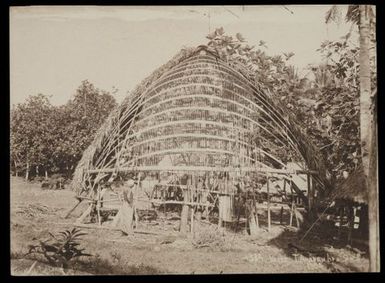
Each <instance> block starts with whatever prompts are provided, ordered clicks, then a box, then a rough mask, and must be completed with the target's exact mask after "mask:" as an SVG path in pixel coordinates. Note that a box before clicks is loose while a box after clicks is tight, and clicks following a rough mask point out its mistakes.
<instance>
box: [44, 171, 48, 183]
mask: <svg viewBox="0 0 385 283" xmlns="http://www.w3.org/2000/svg"><path fill="white" fill-rule="evenodd" d="M44 177H45V180H46V181H47V180H48V172H47V169H45V173H44Z"/></svg>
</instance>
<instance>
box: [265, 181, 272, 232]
mask: <svg viewBox="0 0 385 283" xmlns="http://www.w3.org/2000/svg"><path fill="white" fill-rule="evenodd" d="M266 188H267V231H269V232H270V228H271V227H270V226H271V215H270V188H269V176H267V182H266Z"/></svg>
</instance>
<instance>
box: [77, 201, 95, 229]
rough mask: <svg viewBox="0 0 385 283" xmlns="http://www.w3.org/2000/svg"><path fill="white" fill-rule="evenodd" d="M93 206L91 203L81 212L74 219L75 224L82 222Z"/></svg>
mask: <svg viewBox="0 0 385 283" xmlns="http://www.w3.org/2000/svg"><path fill="white" fill-rule="evenodd" d="M93 207H94V204H93V203H91V204H90V205H89V206H88V208H87V209H86V210H85V211H84V212H83V214H82V215H81V216H80V217H79V218H78V219H76V221H75V223H77V224H80V223H82V222H83V221H84V219H85V218H86V217H87V216H88V215H89V214H90V213H91V211H92V209H93Z"/></svg>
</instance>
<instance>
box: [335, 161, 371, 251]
mask: <svg viewBox="0 0 385 283" xmlns="http://www.w3.org/2000/svg"><path fill="white" fill-rule="evenodd" d="M331 198H332V199H334V201H335V206H336V214H337V215H336V218H335V220H336V226H337V227H338V233H339V236H340V237H342V236H343V235H346V234H347V241H348V243H349V244H350V243H352V242H359V243H365V242H366V241H367V240H368V231H369V230H368V227H369V226H368V189H367V185H366V177H365V175H364V171H363V167H362V165H360V166H359V167H358V168H357V169H356V170H355V171H354V172H353V173H352V174H351V175H350V176H348V177H347V178H346V179H345V180H344V181H343V182H341V183H340V184H339V185H338V186H337V189H336V190H335V191H333V193H332V194H331ZM344 232H346V234H345V233H344Z"/></svg>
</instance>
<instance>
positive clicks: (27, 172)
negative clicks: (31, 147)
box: [25, 161, 29, 181]
mask: <svg viewBox="0 0 385 283" xmlns="http://www.w3.org/2000/svg"><path fill="white" fill-rule="evenodd" d="M28 179H29V161H27V170H26V171H25V180H26V181H28Z"/></svg>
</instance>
